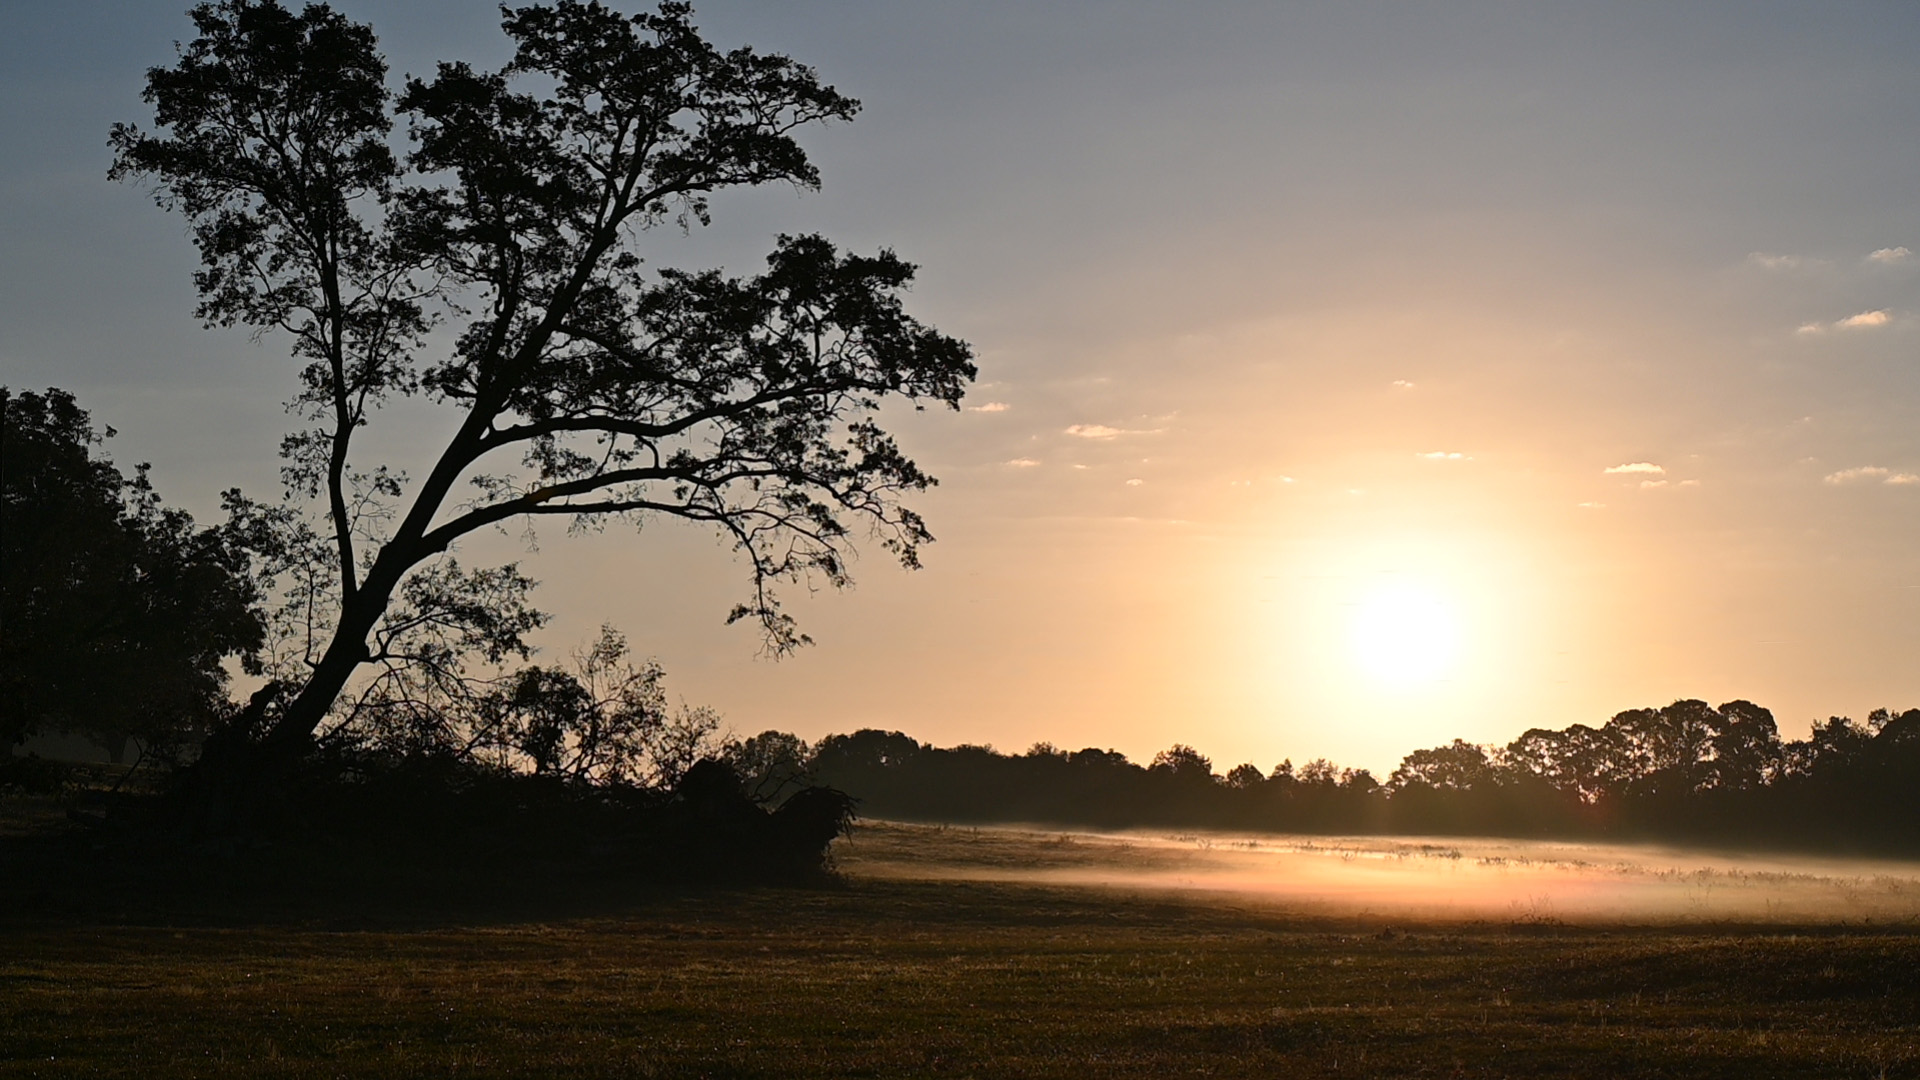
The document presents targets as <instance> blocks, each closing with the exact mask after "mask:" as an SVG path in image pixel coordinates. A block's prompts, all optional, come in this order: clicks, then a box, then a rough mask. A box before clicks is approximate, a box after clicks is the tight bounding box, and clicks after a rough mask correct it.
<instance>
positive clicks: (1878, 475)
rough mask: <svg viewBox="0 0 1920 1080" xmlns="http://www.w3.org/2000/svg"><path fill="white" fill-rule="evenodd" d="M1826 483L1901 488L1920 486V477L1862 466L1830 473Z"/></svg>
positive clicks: (1875, 466)
mask: <svg viewBox="0 0 1920 1080" xmlns="http://www.w3.org/2000/svg"><path fill="white" fill-rule="evenodd" d="M1826 483H1829V484H1876V483H1878V484H1894V485H1897V486H1900V487H1905V486H1907V485H1909V484H1920V476H1916V475H1914V474H1913V473H1903V472H1894V471H1893V470H1892V469H1886V468H1882V467H1880V466H1878V465H1862V466H1860V467H1859V468H1856V469H1841V470H1840V471H1839V472H1836V473H1828V474H1827V476H1826Z"/></svg>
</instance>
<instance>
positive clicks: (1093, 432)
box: [1067, 424, 1160, 439]
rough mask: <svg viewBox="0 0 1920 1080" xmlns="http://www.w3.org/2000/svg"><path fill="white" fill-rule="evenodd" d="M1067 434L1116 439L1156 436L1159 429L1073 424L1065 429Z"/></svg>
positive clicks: (1080, 436) (1078, 436)
mask: <svg viewBox="0 0 1920 1080" xmlns="http://www.w3.org/2000/svg"><path fill="white" fill-rule="evenodd" d="M1067 434H1069V435H1072V436H1075V437H1077V438H1081V439H1117V438H1119V437H1120V436H1122V435H1158V434H1160V429H1159V428H1153V429H1151V430H1140V429H1137V428H1117V427H1108V426H1107V425H1105V424H1075V425H1073V426H1072V427H1069V428H1068V429H1067Z"/></svg>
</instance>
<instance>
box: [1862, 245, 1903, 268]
mask: <svg viewBox="0 0 1920 1080" xmlns="http://www.w3.org/2000/svg"><path fill="white" fill-rule="evenodd" d="M1911 258H1913V252H1911V251H1908V250H1907V249H1906V248H1903V247H1884V248H1881V249H1880V250H1878V251H1876V252H1874V253H1873V254H1871V255H1868V256H1867V261H1868V262H1877V263H1879V264H1881V265H1882V266H1893V265H1895V264H1897V263H1903V262H1906V261H1907V260H1909V259H1911Z"/></svg>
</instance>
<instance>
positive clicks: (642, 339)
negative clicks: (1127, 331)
mask: <svg viewBox="0 0 1920 1080" xmlns="http://www.w3.org/2000/svg"><path fill="white" fill-rule="evenodd" d="M190 14H191V17H192V19H193V23H194V26H195V28H196V30H197V31H198V36H197V37H196V38H195V39H194V40H192V41H191V42H189V43H187V44H186V45H184V46H183V47H182V48H181V51H180V56H179V60H178V62H177V63H176V64H175V65H173V66H172V67H165V68H155V69H153V70H152V71H150V72H149V73H148V78H147V87H146V91H145V98H146V100H147V101H148V102H149V103H150V104H151V105H152V106H153V109H154V123H155V127H156V130H155V131H153V132H149V131H145V130H142V129H140V128H137V127H135V126H132V125H119V126H116V127H115V128H114V130H113V134H112V144H113V148H114V152H115V155H116V159H115V165H114V168H113V174H114V175H115V176H116V177H123V178H134V179H140V180H143V181H145V182H148V183H150V184H151V185H152V187H153V190H154V192H155V194H156V197H157V200H158V201H159V203H160V204H161V205H162V206H163V207H166V208H168V209H171V210H174V211H176V212H179V213H181V214H183V215H185V217H186V218H187V219H188V221H189V222H190V223H191V226H192V236H193V240H194V242H195V244H196V245H197V246H198V248H199V251H200V256H201V268H200V270H199V272H198V273H197V274H196V275H195V283H196V285H197V287H198V289H199V293H200V305H199V308H198V313H199V315H200V317H201V318H202V319H204V320H206V321H207V322H209V323H211V324H217V325H224V326H231V325H245V326H248V327H251V328H254V329H255V330H261V331H276V332H280V333H283V334H284V335H285V336H286V337H288V338H289V339H290V340H291V342H292V347H293V352H294V354H295V355H296V356H297V357H298V358H299V359H300V360H301V361H302V362H303V364H304V366H303V367H302V369H301V372H300V379H299V387H298V390H297V392H296V394H295V396H294V399H293V401H294V405H295V407H296V409H297V410H298V412H299V413H300V415H302V416H303V417H305V418H306V421H307V426H306V427H305V428H304V429H303V430H300V431H297V432H295V433H293V434H291V435H289V436H288V437H287V439H286V440H285V443H284V445H283V447H282V452H283V455H284V458H285V462H286V464H285V468H284V474H285V476H286V479H287V482H288V485H289V488H290V490H291V491H292V492H293V493H295V494H296V495H298V496H300V497H302V498H306V499H311V500H313V502H314V504H315V505H316V506H317V507H318V512H317V513H316V515H315V516H314V520H313V524H312V529H311V532H310V533H309V534H305V535H304V540H305V541H307V542H308V546H307V547H306V549H305V550H307V551H309V552H310V554H311V555H312V556H314V557H320V558H324V559H325V560H326V563H327V565H329V566H330V567H331V570H330V571H329V572H328V573H327V574H325V575H316V574H311V573H304V574H303V573H301V572H300V569H299V568H298V567H293V568H292V570H293V572H292V574H291V576H292V577H293V578H296V579H298V580H300V581H301V582H302V584H303V586H304V588H305V589H306V590H307V598H306V600H305V601H304V602H303V604H302V605H296V606H298V607H299V610H300V611H301V613H302V614H301V616H300V618H301V619H302V620H304V625H303V627H302V631H303V634H304V637H302V640H303V641H310V642H311V643H312V644H311V645H309V646H306V647H305V648H303V649H302V650H300V655H299V656H298V657H297V661H298V663H297V664H296V665H295V666H294V668H292V669H290V670H292V671H293V673H294V674H295V675H296V678H295V680H294V681H295V683H296V685H300V686H301V689H300V690H299V692H298V694H297V695H296V696H295V697H294V698H293V699H292V700H291V701H290V702H289V703H288V704H287V705H286V707H285V710H284V712H283V713H282V714H281V717H280V720H279V722H278V724H277V727H276V734H277V735H278V736H280V737H281V738H283V739H288V740H293V741H296V742H297V741H301V740H304V739H305V738H306V736H308V735H309V734H311V733H312V732H313V731H314V730H315V729H316V728H318V727H319V726H320V725H321V724H322V723H323V722H324V721H325V719H326V717H327V715H328V712H329V710H330V709H331V708H332V707H333V706H334V703H335V701H336V699H337V698H338V697H339V695H340V693H341V690H342V689H343V688H344V687H345V686H346V685H347V683H348V681H349V680H350V679H351V678H353V676H354V674H355V672H356V671H357V670H358V669H360V668H361V666H362V665H364V664H367V663H369V662H373V661H389V662H391V661H395V660H396V659H400V660H404V659H406V658H408V657H409V656H411V655H413V653H412V652H410V650H409V648H408V646H407V644H406V638H407V635H408V633H409V632H411V630H413V629H414V628H429V629H433V630H436V631H437V632H440V633H442V634H443V635H444V634H446V633H448V632H449V631H448V628H449V627H461V626H465V627H466V629H464V630H461V631H459V633H455V634H454V636H455V637H459V635H460V633H464V634H466V638H465V639H463V640H465V641H466V643H467V644H469V645H472V646H474V647H478V648H482V649H486V650H492V651H493V652H494V653H496V654H502V655H503V654H505V653H509V652H514V651H519V652H522V653H524V651H525V646H524V643H523V642H522V641H521V639H520V635H521V634H522V633H523V632H524V631H525V630H527V629H530V628H531V627H532V626H533V625H537V621H536V622H530V621H528V620H527V619H520V620H517V621H516V620H514V619H507V620H504V621H502V620H495V622H494V623H493V624H491V625H481V626H473V625H468V624H470V623H472V620H473V617H474V616H475V615H476V613H480V612H483V611H484V609H485V608H486V605H485V604H478V603H475V602H472V595H473V593H474V590H475V589H481V590H482V591H484V589H485V588H488V587H497V586H498V585H499V584H500V582H499V580H498V579H493V580H491V581H489V582H483V583H481V584H478V585H477V584H476V583H475V582H476V579H475V577H474V574H475V573H476V572H473V571H468V572H465V574H464V575H463V574H461V573H452V574H449V573H447V572H446V571H445V569H444V567H445V565H446V563H445V558H446V556H447V554H448V553H449V552H450V551H451V550H452V549H453V548H454V546H455V545H456V543H457V542H458V541H459V540H460V538H461V537H463V536H466V535H468V534H470V533H473V532H474V531H476V530H480V529H485V528H489V527H493V526H497V525H500V524H501V523H503V522H507V521H510V520H512V519H526V520H528V521H534V520H538V519H541V518H549V517H559V518H562V519H564V520H567V521H569V522H571V523H586V524H594V523H597V522H600V521H602V520H604V519H607V518H609V517H622V518H629V519H644V518H648V517H659V516H665V517H673V518H680V519H685V520H689V521H694V522H699V523H703V524H705V525H708V526H710V527H714V528H716V529H718V530H719V531H720V532H721V533H722V534H723V535H724V536H725V537H727V538H728V539H729V540H730V541H731V542H732V544H733V546H734V547H735V549H736V550H737V551H738V552H740V553H741V554H742V555H743V556H744V560H745V562H746V563H747V565H748V569H749V575H750V588H749V591H748V594H747V596H746V597H745V599H744V600H742V602H741V603H740V604H739V605H738V606H736V607H735V608H734V609H733V611H732V613H731V618H733V619H747V620H752V621H755V622H757V623H758V625H759V627H760V629H761V631H762V633H763V635H764V640H765V642H766V644H767V646H768V647H769V648H770V649H771V650H773V651H774V652H784V651H787V650H790V649H792V648H794V647H796V646H798V645H800V644H802V643H803V642H804V641H805V640H806V639H805V636H804V635H803V634H802V633H800V631H799V630H798V629H797V628H796V627H795V625H794V623H793V621H792V619H791V618H790V617H789V616H787V615H786V614H785V613H784V612H782V610H781V608H780V604H779V599H778V595H777V586H778V585H779V584H780V583H781V582H783V581H786V582H791V581H798V580H806V581H810V582H813V581H817V582H822V583H825V584H828V585H832V586H840V585H844V584H845V583H846V582H847V581H848V555H849V554H850V551H851V547H852V544H853V542H854V539H855V532H856V528H857V527H859V526H864V529H865V531H867V532H868V533H870V534H871V535H872V536H873V537H874V539H876V540H877V542H878V543H879V544H880V545H881V546H882V547H884V548H885V549H887V550H888V551H890V552H891V553H892V554H893V555H894V556H895V557H897V558H898V559H899V560H900V562H901V563H903V564H904V565H906V566H908V567H913V566H916V565H917V564H918V552H919V548H920V545H922V544H924V543H926V542H927V541H929V540H930V539H931V538H932V537H931V534H930V533H929V532H928V530H927V527H926V524H925V522H924V521H923V520H922V519H921V518H920V516H919V515H918V514H916V513H915V512H914V511H913V510H911V509H910V508H909V507H908V506H906V505H905V504H904V503H903V501H902V499H903V497H904V496H907V495H910V494H911V493H913V492H917V491H921V490H924V489H925V488H927V487H928V486H930V485H931V484H932V483H934V480H933V478H932V477H930V476H928V475H927V474H926V473H925V472H923V471H922V470H921V469H920V468H919V467H918V466H917V465H916V464H915V463H914V462H913V461H912V460H911V459H910V458H908V457H907V456H906V455H905V454H904V453H903V452H902V451H901V449H900V448H899V447H898V445H897V444H896V442H895V440H894V439H893V438H892V436H891V435H889V434H888V433H887V431H885V430H884V429H883V428H882V427H881V425H880V423H879V416H878V413H879V410H880V408H881V405H882V404H883V402H884V400H885V399H888V398H900V399H905V400H907V401H910V402H913V403H916V406H918V405H919V404H920V403H925V402H937V403H940V404H943V405H946V406H949V407H955V408H957V407H958V403H959V402H960V400H961V396H962V394H963V393H964V391H965V388H966V386H967V384H968V383H969V382H970V381H971V380H972V378H973V377H974V373H975V369H974V365H973V361H972V355H971V351H970V350H969V348H968V346H967V345H966V344H965V343H963V342H961V341H959V340H956V339H954V338H951V337H948V336H945V335H943V334H941V333H939V332H938V331H936V330H934V329H932V328H930V327H927V326H925V325H923V324H921V323H920V322H918V321H917V320H915V319H914V318H912V317H911V316H909V315H908V314H907V313H906V312H905V309H904V307H903V305H902V302H901V294H902V292H903V291H904V290H905V289H906V288H907V286H908V284H909V283H910V282H911V280H912V278H913V273H914V267H913V266H912V265H911V264H909V263H907V262H905V261H903V260H901V259H900V258H898V257H897V256H895V255H894V254H893V253H891V252H888V251H881V252H878V253H876V254H872V255H858V254H852V253H847V252H842V251H840V250H839V249H838V248H837V247H836V246H835V245H834V244H833V243H831V242H830V241H828V240H827V239H825V238H823V237H819V236H782V237H780V238H779V239H778V242H777V243H776V244H775V246H774V249H773V251H772V252H771V254H769V255H768V256H767V259H766V266H765V269H764V270H763V271H761V272H759V273H756V274H751V275H746V276H736V275H730V274H727V273H724V272H722V271H720V270H711V269H710V270H682V269H674V268H666V267H655V266H652V265H650V264H649V263H647V262H646V261H644V260H643V258H642V256H641V251H642V250H643V248H644V242H645V240H646V239H647V237H648V235H649V234H650V233H652V232H653V231H654V230H657V229H660V228H663V227H673V228H682V229H686V228H693V227H699V226H705V225H707V224H708V223H709V222H710V220H711V212H712V201H711V200H712V198H713V196H714V195H715V194H716V193H718V192H721V191H724V190H726V189H729V188H734V187H742V186H753V185H761V184H770V183H785V184H790V185H793V186H795V187H799V188H803V189H811V188H816V187H818V186H819V182H820V178H819V173H818V171H817V170H816V168H815V167H814V165H813V164H812V163H811V161H810V160H809V159H808V157H807V155H806V153H805V151H804V150H803V149H802V148H801V146H800V144H799V143H798V142H797V141H796V139H795V134H796V132H797V131H798V130H799V129H801V128H804V127H808V126H812V125H818V124H821V123H825V122H829V121H835V120H849V119H851V118H852V117H853V116H854V114H855V113H856V111H857V110H858V107H859V106H858V103H857V102H855V101H854V100H852V99H851V98H848V97H845V96H844V95H842V94H840V93H838V92H837V91H835V90H834V89H833V88H832V87H831V86H828V85H826V84H824V83H822V82H821V81H820V80H819V79H818V77H817V76H816V75H815V73H814V72H813V71H812V70H811V69H810V68H808V67H806V66H804V65H802V64H800V63H797V62H795V61H794V60H792V59H789V58H787V57H784V56H780V55H774V54H763V53H759V52H756V51H754V50H752V49H749V48H736V49H732V50H728V51H722V50H720V49H718V48H716V47H715V46H714V45H712V44H710V43H709V42H707V41H706V40H705V39H704V38H703V37H702V36H701V35H700V33H699V31H698V30H697V28H696V27H695V26H694V25H693V23H692V21H691V11H690V8H689V7H688V5H686V4H683V3H674V2H668V3H663V4H662V5H661V6H660V7H659V9H658V10H657V11H655V12H650V13H643V14H640V15H635V16H626V15H622V14H620V13H617V12H615V11H612V10H611V9H609V8H607V7H605V6H603V5H602V4H600V3H597V2H595V3H580V2H576V0H560V2H557V3H553V4H544V5H535V6H529V7H521V8H503V9H502V28H503V29H504V31H505V32H506V34H507V35H508V37H509V38H511V39H512V42H513V45H514V54H513V58H512V59H511V60H510V61H509V62H508V63H507V64H506V65H505V66H504V67H502V68H500V69H498V70H492V71H487V70H481V69H477V68H475V67H473V66H472V65H470V64H467V63H465V62H450V63H443V64H440V65H439V66H438V68H437V70H436V71H435V73H434V74H433V76H432V77H431V78H425V79H408V80H406V82H405V84H404V85H403V86H402V87H400V88H399V90H398V92H397V93H395V92H394V90H393V88H391V87H390V86H389V85H388V79H387V68H386V64H385V61H384V60H383V59H382V57H381V56H380V54H379V51H378V47H377V42H376V39H375V36H374V33H373V31H372V29H371V28H369V27H368V26H365V25H362V24H358V23H354V22H352V21H351V20H349V19H348V18H347V17H345V16H344V15H342V14H340V13H338V12H336V11H334V10H333V9H332V8H331V7H329V6H328V5H325V4H311V5H308V6H307V7H305V8H304V9H302V10H301V11H299V12H294V11H292V10H290V9H288V8H285V7H282V6H281V5H280V4H279V3H277V2H276V0H217V2H212V3H204V4H201V5H199V6H197V7H195V8H193V9H192V11H191V13H190ZM396 123H398V124H399V125H401V126H403V127H404V140H402V139H400V138H398V137H396V134H395V127H396ZM440 329H444V330H445V331H446V332H445V333H436V332H435V331H436V330H440ZM449 343H450V344H449ZM399 396H417V397H421V398H424V399H426V400H428V401H430V402H433V403H435V404H438V405H440V406H443V407H445V408H447V409H449V410H452V412H453V413H454V414H455V416H456V417H457V423H456V424H455V426H454V434H453V435H452V436H451V438H450V439H449V440H448V441H447V442H446V444H445V445H444V446H443V447H442V448H441V449H440V450H439V452H438V454H437V455H436V456H435V458H434V460H433V461H432V463H431V465H430V467H429V468H428V469H427V471H426V473H425V475H423V476H420V477H418V478H417V479H416V478H413V477H410V476H408V475H407V474H406V473H404V472H403V471H402V470H400V469H398V468H396V467H393V466H392V465H391V464H390V463H384V462H372V463H370V462H366V461H363V460H361V459H360V458H359V457H357V456H356V449H357V446H356V438H357V436H358V435H359V433H360V432H361V431H362V430H363V429H364V428H366V427H367V426H368V425H370V424H371V423H373V422H374V420H375V419H376V416H377V412H378V409H379V407H380V405H381V404H382V403H383V402H386V401H388V400H390V399H392V398H395V397H399ZM295 546H297V545H295ZM290 565H291V564H290ZM436 568H438V569H436ZM507 572H509V573H511V568H508V571H507ZM435 574H438V575H439V576H438V577H434V576H433V575H435ZM423 580H425V581H427V582H428V583H429V584H428V586H425V587H415V588H414V590H413V592H412V593H411V594H409V593H408V591H407V590H408V587H409V586H408V583H409V582H419V581H423ZM517 580H519V581H521V582H525V579H524V578H517ZM526 584H530V582H527V583H526ZM403 596H404V597H407V598H408V602H407V603H405V604H399V605H396V603H395V601H396V598H400V597H403ZM396 607H405V608H406V609H407V612H408V614H407V617H406V619H405V620H402V623H403V624H404V625H402V624H396V622H395V619H394V613H395V610H396Z"/></svg>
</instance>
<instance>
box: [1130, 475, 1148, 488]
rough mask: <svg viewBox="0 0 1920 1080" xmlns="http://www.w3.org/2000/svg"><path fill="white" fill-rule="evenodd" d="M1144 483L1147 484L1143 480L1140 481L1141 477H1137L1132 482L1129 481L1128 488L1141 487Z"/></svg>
mask: <svg viewBox="0 0 1920 1080" xmlns="http://www.w3.org/2000/svg"><path fill="white" fill-rule="evenodd" d="M1144 483H1146V481H1145V480H1142V479H1140V478H1139V477H1137V476H1136V477H1134V478H1133V479H1131V480H1128V481H1127V486H1128V487H1139V486H1140V485H1141V484H1144Z"/></svg>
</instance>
